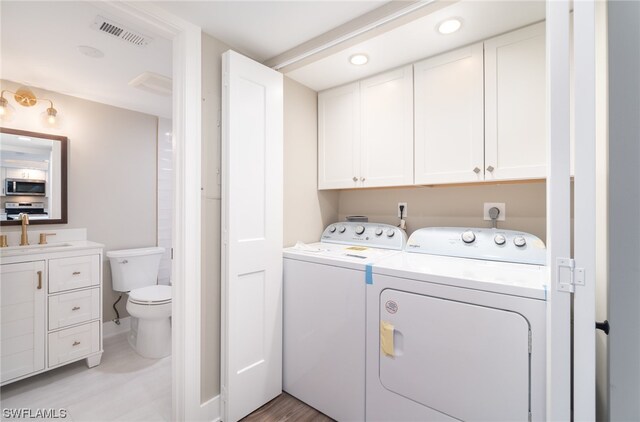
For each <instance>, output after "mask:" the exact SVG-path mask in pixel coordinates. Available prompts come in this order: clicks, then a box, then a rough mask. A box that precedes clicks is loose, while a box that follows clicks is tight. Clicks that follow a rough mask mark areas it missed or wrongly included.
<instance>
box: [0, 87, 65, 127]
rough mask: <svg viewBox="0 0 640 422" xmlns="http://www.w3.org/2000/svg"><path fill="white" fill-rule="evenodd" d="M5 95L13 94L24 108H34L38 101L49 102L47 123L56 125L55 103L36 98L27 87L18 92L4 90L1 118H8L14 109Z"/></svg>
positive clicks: (0, 96)
mask: <svg viewBox="0 0 640 422" xmlns="http://www.w3.org/2000/svg"><path fill="white" fill-rule="evenodd" d="M5 93H8V94H13V98H14V100H16V103H18V104H20V105H21V106H23V107H33V106H35V105H36V104H38V101H48V102H49V107H47V109H46V116H47V123H49V124H50V125H55V123H56V117H57V115H58V110H56V109H55V108H54V107H53V101H51V100H49V99H47V98H38V97H36V95H35V94H34V93H33V92H32V91H31V90H30V89H29V88H26V87H20V88H19V89H18V90H17V91H16V92H13V91H9V90H8V89H4V90H2V93H0V117H3V116H7V115H8V114H9V113H10V111H11V109H12V107H11V105H10V104H9V101H8V100H7V99H6V98H5V97H4V94H5Z"/></svg>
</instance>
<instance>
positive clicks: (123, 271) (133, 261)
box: [107, 247, 164, 292]
mask: <svg viewBox="0 0 640 422" xmlns="http://www.w3.org/2000/svg"><path fill="white" fill-rule="evenodd" d="M163 253H164V248H160V247H151V248H140V249H124V250H119V251H109V252H107V257H108V258H109V261H110V263H111V283H112V285H113V287H112V288H113V290H115V291H117V292H128V291H130V290H133V289H137V288H139V287H146V286H152V285H154V284H157V281H158V269H159V268H160V259H161V258H162V254H163Z"/></svg>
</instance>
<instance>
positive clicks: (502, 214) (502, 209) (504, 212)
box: [483, 202, 507, 221]
mask: <svg viewBox="0 0 640 422" xmlns="http://www.w3.org/2000/svg"><path fill="white" fill-rule="evenodd" d="M493 207H496V208H498V209H499V210H500V214H498V221H504V220H505V219H506V217H507V207H506V206H505V204H504V202H485V203H484V214H483V215H484V219H485V220H486V221H491V217H489V210H490V209H491V208H493Z"/></svg>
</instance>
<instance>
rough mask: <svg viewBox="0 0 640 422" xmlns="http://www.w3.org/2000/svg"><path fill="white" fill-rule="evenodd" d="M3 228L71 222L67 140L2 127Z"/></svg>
mask: <svg viewBox="0 0 640 422" xmlns="http://www.w3.org/2000/svg"><path fill="white" fill-rule="evenodd" d="M0 180H1V181H2V187H1V189H2V192H1V193H2V195H1V196H0V207H1V208H0V225H2V226H10V225H20V224H21V222H20V219H19V217H18V216H19V214H21V213H26V214H29V224H66V223H67V138H66V137H64V136H57V135H48V134H44V133H35V132H27V131H24V130H16V129H7V128H0Z"/></svg>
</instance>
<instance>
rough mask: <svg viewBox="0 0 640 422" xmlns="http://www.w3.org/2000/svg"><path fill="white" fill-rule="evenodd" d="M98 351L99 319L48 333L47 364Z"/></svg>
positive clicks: (52, 364)
mask: <svg viewBox="0 0 640 422" xmlns="http://www.w3.org/2000/svg"><path fill="white" fill-rule="evenodd" d="M99 351H100V321H94V322H92V323H89V324H85V325H81V326H79V327H73V328H67V329H65V330H60V331H57V332H55V333H50V334H49V366H56V365H59V364H61V363H65V362H70V361H73V360H77V359H81V358H82V357H84V356H87V355H90V354H92V353H96V352H99Z"/></svg>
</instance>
